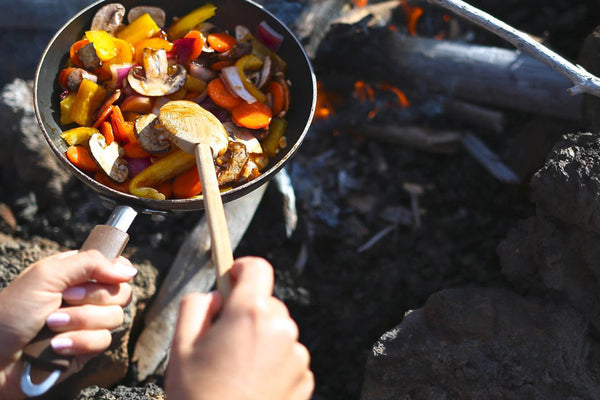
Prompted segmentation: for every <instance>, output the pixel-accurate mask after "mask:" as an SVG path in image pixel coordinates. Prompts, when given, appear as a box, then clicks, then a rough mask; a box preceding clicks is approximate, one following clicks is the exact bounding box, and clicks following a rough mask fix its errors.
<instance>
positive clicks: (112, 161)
mask: <svg viewBox="0 0 600 400" xmlns="http://www.w3.org/2000/svg"><path fill="white" fill-rule="evenodd" d="M88 147H89V149H90V155H91V156H92V158H93V159H94V161H95V162H96V164H98V166H99V167H100V169H101V170H102V171H104V173H105V174H106V175H107V176H108V177H109V178H110V179H112V180H113V181H115V182H125V180H126V179H127V178H128V177H129V168H127V161H125V159H124V158H123V156H124V154H123V153H124V151H123V149H122V148H121V147H120V146H119V145H118V144H117V142H112V143H111V144H108V145H107V144H106V139H105V138H104V136H102V134H101V133H99V132H98V133H94V134H93V135H92V136H90V139H89V141H88Z"/></svg>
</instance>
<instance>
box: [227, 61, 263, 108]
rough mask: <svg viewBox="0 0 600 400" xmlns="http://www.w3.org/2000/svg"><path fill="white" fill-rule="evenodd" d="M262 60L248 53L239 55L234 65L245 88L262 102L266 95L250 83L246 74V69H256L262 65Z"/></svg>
mask: <svg viewBox="0 0 600 400" xmlns="http://www.w3.org/2000/svg"><path fill="white" fill-rule="evenodd" d="M262 65H263V62H262V60H261V59H260V58H258V57H256V56H255V55H254V54H248V55H245V56H243V57H241V58H240V59H239V60H237V61H236V62H235V66H236V67H237V69H238V73H239V74H240V78H241V79H242V83H243V84H244V87H245V88H246V90H247V91H248V92H249V93H250V94H251V95H252V96H253V97H254V98H255V99H256V100H258V101H260V102H262V103H264V102H265V101H267V96H266V95H265V94H264V93H263V92H261V90H260V89H259V88H257V87H256V85H254V83H252V81H251V80H250V78H248V77H247V76H246V70H247V69H249V70H257V69H260V67H262Z"/></svg>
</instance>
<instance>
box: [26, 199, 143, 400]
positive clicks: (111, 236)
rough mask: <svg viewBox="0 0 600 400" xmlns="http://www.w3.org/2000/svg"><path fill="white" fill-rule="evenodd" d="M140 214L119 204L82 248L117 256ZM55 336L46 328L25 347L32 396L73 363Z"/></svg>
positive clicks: (52, 383)
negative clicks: (56, 344) (59, 349)
mask: <svg viewBox="0 0 600 400" xmlns="http://www.w3.org/2000/svg"><path fill="white" fill-rule="evenodd" d="M136 216H137V211H136V210H134V209H133V208H131V207H129V206H117V207H115V208H114V209H113V211H112V213H111V215H110V216H109V218H108V220H107V222H106V224H105V225H97V226H95V227H94V229H92V231H91V232H90V234H89V235H88V237H87V239H86V240H85V242H84V243H83V245H82V246H81V250H91V249H96V250H99V251H100V252H101V253H102V254H104V255H105V256H106V257H107V258H109V259H113V258H117V257H118V256H120V255H121V252H122V251H123V249H125V246H126V245H127V242H128V241H129V235H128V234H127V229H129V226H131V223H132V222H133V220H134V219H135V217H136ZM53 336H54V332H52V331H51V330H50V329H49V328H48V327H44V328H43V329H42V330H41V331H40V333H38V335H37V336H36V337H35V338H34V339H33V340H32V341H31V342H29V343H28V344H27V346H25V348H24V349H23V358H24V360H25V361H26V362H25V368H24V370H23V373H22V374H21V390H23V393H25V395H26V396H28V397H35V396H40V395H42V394H44V393H45V392H47V391H48V390H49V389H50V388H51V387H52V386H54V384H55V383H56V381H57V380H58V378H59V377H60V375H61V373H62V372H64V371H66V370H67V369H68V368H69V366H70V365H71V362H72V360H73V357H72V356H61V355H59V354H56V353H55V352H54V351H53V350H52V347H51V346H50V341H51V340H52V337H53ZM32 378H33V379H32ZM33 381H36V382H39V381H41V382H39V383H34V382H33Z"/></svg>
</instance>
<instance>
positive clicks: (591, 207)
mask: <svg viewBox="0 0 600 400" xmlns="http://www.w3.org/2000/svg"><path fill="white" fill-rule="evenodd" d="M598 193H600V134H592V133H577V134H575V133H571V134H567V135H565V136H564V137H563V139H562V140H561V141H559V142H558V143H557V144H556V145H555V146H554V149H553V150H552V152H551V153H550V155H549V156H548V161H547V162H546V164H545V165H544V166H543V167H542V168H541V169H540V170H539V171H538V172H536V173H535V174H534V176H533V178H532V179H531V197H532V200H533V201H534V202H535V203H536V206H537V213H538V215H540V214H545V215H551V216H553V217H555V218H558V219H559V220H561V221H562V222H564V223H566V224H570V225H577V226H579V227H580V228H581V229H583V230H586V231H591V232H600V203H598Z"/></svg>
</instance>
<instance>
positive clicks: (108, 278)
mask: <svg viewBox="0 0 600 400" xmlns="http://www.w3.org/2000/svg"><path fill="white" fill-rule="evenodd" d="M136 273H137V270H136V269H135V268H134V267H133V266H132V264H131V262H129V261H128V260H127V259H125V258H123V257H119V258H118V259H116V260H112V261H111V260H108V259H107V258H106V257H104V256H103V255H102V254H101V253H100V252H99V251H97V250H88V251H80V252H66V253H61V254H58V255H55V256H52V257H48V258H45V259H43V260H40V261H38V262H37V263H34V264H32V266H31V267H30V268H29V269H28V270H27V271H25V273H24V278H25V279H26V280H28V281H31V282H33V283H34V284H35V285H36V286H39V287H40V289H42V290H46V291H58V292H62V291H64V290H65V289H67V288H68V287H70V286H77V285H79V284H83V283H86V282H88V281H90V280H95V281H97V282H99V283H106V284H117V283H122V282H128V281H129V280H131V279H132V278H133V277H134V276H135V275H136Z"/></svg>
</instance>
